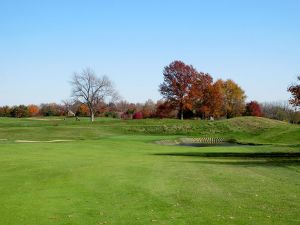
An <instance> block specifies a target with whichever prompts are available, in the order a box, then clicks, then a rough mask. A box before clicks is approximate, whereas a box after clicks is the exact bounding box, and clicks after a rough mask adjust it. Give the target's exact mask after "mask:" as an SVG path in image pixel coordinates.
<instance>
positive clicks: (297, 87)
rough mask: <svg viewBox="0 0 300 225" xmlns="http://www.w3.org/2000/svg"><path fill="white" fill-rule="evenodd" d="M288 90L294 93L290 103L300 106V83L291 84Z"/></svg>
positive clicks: (299, 78) (299, 77)
mask: <svg viewBox="0 0 300 225" xmlns="http://www.w3.org/2000/svg"><path fill="white" fill-rule="evenodd" d="M297 79H298V81H299V82H300V76H298V77H297ZM288 91H289V92H290V93H291V94H292V98H291V99H290V104H292V105H293V106H295V107H299V106H300V84H294V85H291V86H290V87H289V88H288Z"/></svg>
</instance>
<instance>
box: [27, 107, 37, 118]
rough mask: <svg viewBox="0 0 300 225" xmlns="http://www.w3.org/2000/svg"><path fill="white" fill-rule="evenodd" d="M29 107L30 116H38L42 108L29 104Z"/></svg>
mask: <svg viewBox="0 0 300 225" xmlns="http://www.w3.org/2000/svg"><path fill="white" fill-rule="evenodd" d="M27 108H28V115H29V116H38V115H39V113H40V108H39V107H38V106H37V105H28V106H27Z"/></svg>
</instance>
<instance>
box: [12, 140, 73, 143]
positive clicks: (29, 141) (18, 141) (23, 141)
mask: <svg viewBox="0 0 300 225" xmlns="http://www.w3.org/2000/svg"><path fill="white" fill-rule="evenodd" d="M69 141H73V140H49V141H33V140H16V141H15V142H17V143H55V142H69Z"/></svg>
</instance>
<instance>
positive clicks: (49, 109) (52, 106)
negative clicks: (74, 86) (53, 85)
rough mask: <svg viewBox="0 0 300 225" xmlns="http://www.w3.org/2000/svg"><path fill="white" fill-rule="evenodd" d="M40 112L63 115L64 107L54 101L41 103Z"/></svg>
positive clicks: (44, 114)
mask: <svg viewBox="0 0 300 225" xmlns="http://www.w3.org/2000/svg"><path fill="white" fill-rule="evenodd" d="M40 113H41V114H42V115H43V116H63V115H65V108H64V106H62V105H58V104H56V103H48V104H41V105H40Z"/></svg>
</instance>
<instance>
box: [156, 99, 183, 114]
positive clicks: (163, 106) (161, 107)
mask: <svg viewBox="0 0 300 225" xmlns="http://www.w3.org/2000/svg"><path fill="white" fill-rule="evenodd" d="M177 114H178V110H176V109H175V108H174V105H173V104H171V103H170V102H168V101H158V102H157V103H156V112H155V117H158V118H175V117H176V116H177Z"/></svg>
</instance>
